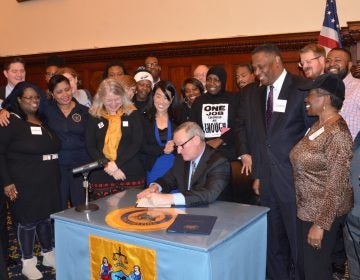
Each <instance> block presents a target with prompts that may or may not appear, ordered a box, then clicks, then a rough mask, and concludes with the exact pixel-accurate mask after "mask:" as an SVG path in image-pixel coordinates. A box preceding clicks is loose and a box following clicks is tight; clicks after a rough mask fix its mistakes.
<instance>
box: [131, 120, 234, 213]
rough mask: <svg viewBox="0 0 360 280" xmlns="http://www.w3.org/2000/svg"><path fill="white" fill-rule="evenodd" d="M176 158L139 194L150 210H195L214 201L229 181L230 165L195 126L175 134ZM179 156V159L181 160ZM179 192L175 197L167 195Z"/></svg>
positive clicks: (189, 124)
mask: <svg viewBox="0 0 360 280" xmlns="http://www.w3.org/2000/svg"><path fill="white" fill-rule="evenodd" d="M173 140H174V143H175V149H176V150H177V152H178V154H179V155H177V157H176V159H175V162H174V165H173V167H172V168H171V169H170V170H169V171H168V172H167V173H166V174H165V175H164V176H163V177H162V178H159V179H157V180H156V181H155V182H154V183H151V184H150V186H149V188H147V189H146V190H144V191H142V192H141V193H139V194H138V198H139V199H140V201H142V202H144V201H146V202H147V203H148V204H151V205H153V206H165V205H186V206H197V205H201V204H208V203H211V202H213V201H215V200H216V199H217V198H218V197H219V195H220V194H221V192H222V191H223V190H224V189H225V187H226V186H227V185H228V184H229V180H230V164H229V162H228V160H227V159H226V158H225V157H223V156H222V155H221V154H220V153H219V152H217V151H216V150H214V149H212V148H211V147H210V146H208V145H207V144H206V142H205V136H204V132H203V131H202V129H201V128H200V126H198V125H197V124H196V123H194V122H185V123H183V124H181V125H180V126H179V127H177V129H176V130H175V131H174V139H173ZM180 155H181V156H180ZM175 189H178V191H179V192H178V193H170V192H171V191H173V190H175Z"/></svg>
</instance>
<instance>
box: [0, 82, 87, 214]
mask: <svg viewBox="0 0 360 280" xmlns="http://www.w3.org/2000/svg"><path fill="white" fill-rule="evenodd" d="M48 90H49V94H50V97H51V99H48V98H47V95H44V93H43V92H40V93H39V94H40V98H41V102H40V107H39V114H40V115H41V116H42V118H43V121H44V122H45V123H46V125H47V126H48V127H50V128H51V130H52V131H54V133H55V134H56V135H57V137H58V138H59V139H60V141H61V148H60V151H59V163H60V174H61V177H60V178H61V180H60V200H61V209H66V208H67V207H68V206H69V205H70V206H78V205H81V204H83V203H85V193H84V188H83V183H82V182H83V179H82V177H81V174H77V175H74V174H72V169H73V168H75V167H78V166H81V165H83V164H85V163H88V162H89V160H90V157H89V155H88V154H87V151H86V147H85V125H86V122H87V120H88V118H89V113H88V108H87V107H86V106H84V105H81V104H80V103H79V102H77V100H76V99H75V98H73V95H72V91H71V86H70V81H69V80H68V79H67V78H66V77H65V76H63V75H54V76H53V77H51V79H50V80H49V84H48ZM9 98H13V97H12V93H11V95H10V96H9ZM3 111H4V112H5V111H6V110H3ZM4 112H2V113H1V115H0V123H3V124H4V122H8V120H7V118H5V116H4ZM4 119H5V120H4ZM10 121H11V120H10Z"/></svg>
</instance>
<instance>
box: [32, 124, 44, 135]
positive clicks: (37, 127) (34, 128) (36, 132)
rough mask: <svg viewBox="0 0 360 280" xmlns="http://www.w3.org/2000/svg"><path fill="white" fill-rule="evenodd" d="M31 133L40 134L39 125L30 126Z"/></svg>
mask: <svg viewBox="0 0 360 280" xmlns="http://www.w3.org/2000/svg"><path fill="white" fill-rule="evenodd" d="M30 130H31V134H32V135H42V131H41V127H39V126H30Z"/></svg>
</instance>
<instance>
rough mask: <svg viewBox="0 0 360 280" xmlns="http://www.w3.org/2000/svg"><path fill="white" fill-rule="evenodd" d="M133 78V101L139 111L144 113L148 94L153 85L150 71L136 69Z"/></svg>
mask: <svg viewBox="0 0 360 280" xmlns="http://www.w3.org/2000/svg"><path fill="white" fill-rule="evenodd" d="M134 79H135V81H136V93H135V96H134V98H133V102H134V105H135V107H136V108H137V109H138V110H139V112H140V113H141V114H144V112H145V111H146V107H147V105H148V100H149V94H150V92H151V91H152V89H153V86H154V80H153V77H152V75H151V73H150V72H149V71H147V70H144V69H140V70H138V72H136V74H135V76H134Z"/></svg>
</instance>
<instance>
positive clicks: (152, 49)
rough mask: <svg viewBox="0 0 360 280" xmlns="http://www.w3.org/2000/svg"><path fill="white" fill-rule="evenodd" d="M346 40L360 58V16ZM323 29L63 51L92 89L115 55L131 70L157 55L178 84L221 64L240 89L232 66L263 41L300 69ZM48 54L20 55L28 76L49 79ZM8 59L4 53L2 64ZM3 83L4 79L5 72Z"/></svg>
mask: <svg viewBox="0 0 360 280" xmlns="http://www.w3.org/2000/svg"><path fill="white" fill-rule="evenodd" d="M341 32H342V38H343V45H344V47H347V48H349V49H350V50H351V52H352V53H353V56H354V57H353V60H354V62H355V63H357V62H358V61H359V60H360V21H356V22H349V23H348V26H347V27H346V28H342V31H341ZM318 34H319V32H305V33H290V34H280V35H265V36H249V37H237V38H226V39H212V40H198V41H186V42H175V43H160V44H147V45H138V46H126V47H114V48H104V49H91V50H79V51H69V52H60V53H58V54H59V55H61V56H63V57H64V58H65V60H66V65H67V66H69V67H72V68H74V69H75V70H76V71H77V72H78V73H79V74H80V77H81V80H82V85H83V87H84V88H87V89H89V90H90V91H91V92H92V93H95V92H96V89H97V87H98V85H99V83H100V81H101V77H102V72H103V70H104V68H105V65H106V64H107V63H108V62H109V61H110V60H112V59H119V60H121V61H122V62H123V63H124V65H125V67H126V69H127V70H128V71H129V73H130V74H133V73H134V72H135V70H136V69H137V67H138V66H141V65H143V64H144V59H145V58H146V57H147V56H148V55H150V54H151V55H154V56H156V57H158V59H159V62H160V65H161V67H162V73H161V78H162V79H163V80H165V79H168V80H171V81H172V82H173V83H174V84H175V85H176V87H177V89H180V86H181V84H182V82H183V80H184V79H185V78H188V77H191V76H192V72H193V70H194V68H195V67H196V66H197V65H199V64H206V65H209V66H212V65H216V64H220V65H223V66H224V68H225V69H226V71H227V73H228V82H227V89H228V90H229V91H236V90H237V88H236V86H235V81H234V75H233V73H234V70H235V68H236V65H237V64H239V63H244V62H250V59H251V51H252V50H253V49H254V48H255V47H256V46H258V45H260V44H263V43H273V44H276V45H278V47H279V48H280V50H281V52H282V55H283V60H284V62H285V66H286V68H287V69H288V70H289V71H291V72H292V73H295V74H301V71H300V69H299V68H298V67H297V63H298V61H299V50H300V49H301V48H302V47H303V46H305V45H306V44H309V43H316V42H317V37H318ZM48 55H50V53H46V54H34V55H25V56H22V57H23V58H24V59H25V60H26V63H27V64H26V70H27V78H26V79H27V80H28V81H30V82H33V83H35V84H37V85H39V86H40V87H42V88H45V87H46V84H45V76H44V75H45V62H46V59H47V57H48ZM6 59H8V58H5V57H0V63H2V64H3V63H4V61H5V60H6ZM1 79H2V80H1V84H5V79H4V77H1Z"/></svg>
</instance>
